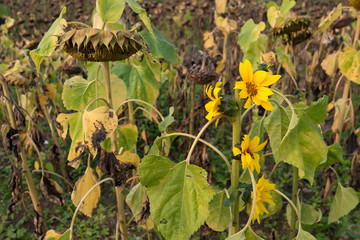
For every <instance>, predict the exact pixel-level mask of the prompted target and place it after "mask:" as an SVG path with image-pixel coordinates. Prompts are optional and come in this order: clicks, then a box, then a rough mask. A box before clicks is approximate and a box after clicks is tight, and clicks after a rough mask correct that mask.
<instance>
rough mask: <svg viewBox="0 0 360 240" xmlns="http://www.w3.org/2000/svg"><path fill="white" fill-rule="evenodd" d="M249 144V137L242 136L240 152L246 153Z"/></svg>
mask: <svg viewBox="0 0 360 240" xmlns="http://www.w3.org/2000/svg"><path fill="white" fill-rule="evenodd" d="M249 143H250V137H249V135H244V137H243V141H242V142H241V151H242V152H246V151H247V149H248V148H249Z"/></svg>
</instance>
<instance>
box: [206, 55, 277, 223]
mask: <svg viewBox="0 0 360 240" xmlns="http://www.w3.org/2000/svg"><path fill="white" fill-rule="evenodd" d="M239 72H240V76H241V79H242V81H237V82H236V83H235V87H234V89H240V90H241V91H240V93H239V96H240V97H241V98H247V100H246V103H245V105H244V107H245V108H249V107H250V106H251V104H252V102H254V103H255V104H256V105H261V106H262V107H263V108H264V109H266V110H268V111H272V110H273V106H272V105H271V103H270V101H269V96H270V95H272V94H274V93H273V92H272V91H271V90H270V89H269V88H267V87H266V86H269V85H272V84H274V83H275V82H276V81H278V80H279V79H280V78H281V75H271V74H268V73H267V72H266V71H263V70H259V71H256V72H255V73H254V71H253V68H252V66H251V63H250V62H249V61H248V60H245V61H244V63H242V62H240V65H239ZM221 84H222V83H221V82H218V83H216V86H215V88H214V87H212V86H208V87H207V88H206V94H207V95H208V97H209V98H210V99H211V101H210V102H208V103H207V104H206V105H205V109H206V111H207V112H208V114H207V115H206V119H207V120H209V121H211V120H212V118H213V117H215V116H218V115H220V114H222V112H220V107H219V106H220V105H221V97H219V92H220V90H221V88H220V85H221ZM212 92H213V93H212ZM217 122H218V121H217ZM217 122H216V124H217ZM259 142H260V138H259V137H258V136H255V137H254V138H253V139H252V140H250V136H249V135H244V136H243V141H242V142H241V149H239V148H237V147H234V148H233V154H234V156H238V155H241V164H242V168H243V169H247V168H248V169H249V170H250V171H251V172H253V171H254V170H256V172H257V173H260V156H259V154H258V153H257V152H259V151H260V150H262V149H263V148H264V147H265V145H266V144H267V140H266V141H265V142H263V143H261V144H259ZM273 190H275V184H271V183H269V180H268V179H265V177H264V176H262V177H261V178H260V179H259V181H258V182H257V183H256V200H255V201H256V205H255V211H254V216H253V218H252V221H253V222H254V221H255V220H257V222H258V223H260V215H263V214H264V213H267V214H268V211H267V210H266V208H265V206H264V203H268V204H270V205H275V203H274V202H273V201H272V200H271V198H272V196H271V194H270V193H271V192H272V191H273ZM251 200H252V201H254V196H253V192H252V193H251Z"/></svg>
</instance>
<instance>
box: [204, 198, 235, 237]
mask: <svg viewBox="0 0 360 240" xmlns="http://www.w3.org/2000/svg"><path fill="white" fill-rule="evenodd" d="M224 199H226V193H225V191H221V192H218V193H217V194H215V196H214V198H213V199H212V200H211V201H210V203H209V211H210V215H209V217H208V218H207V219H206V224H207V225H208V226H209V227H210V228H211V229H212V230H214V231H218V232H222V231H224V230H225V229H226V228H228V227H229V225H230V222H231V218H230V215H231V213H230V207H229V206H227V207H226V206H224Z"/></svg>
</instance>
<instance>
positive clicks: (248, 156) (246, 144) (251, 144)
mask: <svg viewBox="0 0 360 240" xmlns="http://www.w3.org/2000/svg"><path fill="white" fill-rule="evenodd" d="M259 142H260V139H259V137H258V136H255V137H254V138H253V139H252V140H251V141H250V137H249V135H244V137H243V141H242V143H241V150H240V149H239V148H237V147H234V148H233V154H234V156H237V155H239V154H241V164H242V168H243V169H246V168H250V170H251V171H252V172H253V171H254V169H255V170H256V172H257V173H260V162H259V160H260V156H259V154H258V153H257V152H258V151H260V150H261V149H263V148H264V147H265V145H266V143H267V140H266V141H265V142H263V143H262V144H260V145H258V144H259Z"/></svg>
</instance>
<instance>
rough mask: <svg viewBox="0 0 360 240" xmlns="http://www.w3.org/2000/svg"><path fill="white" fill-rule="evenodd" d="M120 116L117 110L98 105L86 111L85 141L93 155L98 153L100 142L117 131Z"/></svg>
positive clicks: (84, 122)
mask: <svg viewBox="0 0 360 240" xmlns="http://www.w3.org/2000/svg"><path fill="white" fill-rule="evenodd" d="M117 125H118V118H117V116H116V114H115V112H114V111H113V110H111V109H108V108H107V107H104V106H103V107H98V108H96V109H94V110H92V111H90V112H87V111H84V115H83V132H84V142H85V144H86V146H87V147H88V149H89V151H90V153H91V154H92V155H93V157H95V156H96V154H97V149H98V147H99V146H100V143H101V142H102V141H104V140H105V139H106V138H108V137H110V135H111V134H112V133H113V132H114V131H115V129H116V127H117Z"/></svg>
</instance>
